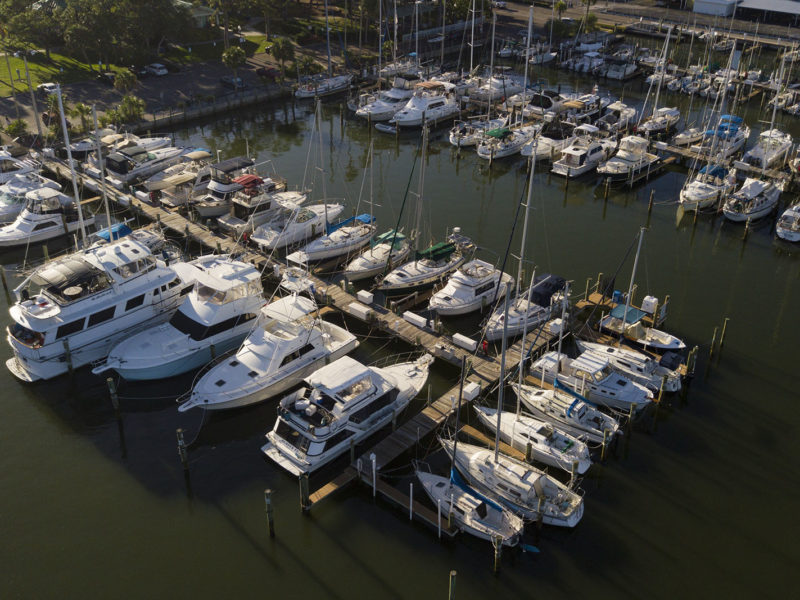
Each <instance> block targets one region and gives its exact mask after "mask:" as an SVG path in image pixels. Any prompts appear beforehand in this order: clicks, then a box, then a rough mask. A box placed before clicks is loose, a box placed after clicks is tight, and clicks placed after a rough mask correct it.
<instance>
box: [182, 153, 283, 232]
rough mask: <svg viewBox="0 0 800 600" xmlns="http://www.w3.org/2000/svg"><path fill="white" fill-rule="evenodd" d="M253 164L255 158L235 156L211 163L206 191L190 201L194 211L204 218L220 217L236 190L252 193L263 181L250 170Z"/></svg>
mask: <svg viewBox="0 0 800 600" xmlns="http://www.w3.org/2000/svg"><path fill="white" fill-rule="evenodd" d="M254 164H255V160H254V159H252V158H250V157H247V156H237V157H234V158H229V159H227V160H224V161H222V162H218V163H215V164H213V165H211V167H210V169H211V179H210V180H209V182H208V185H207V186H206V192H207V193H206V194H204V195H201V196H199V197H196V198H195V199H194V200H193V202H192V205H193V208H194V210H195V212H197V214H198V215H199V216H200V217H202V218H204V219H205V218H209V217H221V216H222V215H224V214H226V213H227V212H228V211H229V210H230V208H231V199H232V198H233V195H234V194H235V193H236V192H241V191H244V192H246V193H251V194H254V193H255V190H257V189H258V188H259V187H260V186H261V185H262V184H263V183H264V180H263V179H262V178H261V177H259V176H258V175H256V174H254V173H252V172H251V171H252V167H253V165H254ZM273 183H274V182H273Z"/></svg>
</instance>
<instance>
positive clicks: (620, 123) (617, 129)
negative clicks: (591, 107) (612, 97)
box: [595, 100, 638, 134]
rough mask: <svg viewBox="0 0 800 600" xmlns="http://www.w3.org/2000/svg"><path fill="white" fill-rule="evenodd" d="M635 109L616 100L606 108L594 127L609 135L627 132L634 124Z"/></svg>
mask: <svg viewBox="0 0 800 600" xmlns="http://www.w3.org/2000/svg"><path fill="white" fill-rule="evenodd" d="M637 114H638V113H637V112H636V109H635V108H634V107H633V106H628V105H627V104H625V103H624V102H620V101H619V100H617V101H616V102H612V103H611V104H609V105H608V106H606V110H605V113H604V114H603V116H602V117H600V118H599V119H597V121H596V122H595V125H597V127H599V128H600V129H601V130H602V131H607V132H608V133H610V134H615V133H621V132H623V131H627V130H628V129H629V128H631V127H632V126H633V124H634V123H635V122H636V116H637Z"/></svg>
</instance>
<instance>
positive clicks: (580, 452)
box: [474, 406, 592, 475]
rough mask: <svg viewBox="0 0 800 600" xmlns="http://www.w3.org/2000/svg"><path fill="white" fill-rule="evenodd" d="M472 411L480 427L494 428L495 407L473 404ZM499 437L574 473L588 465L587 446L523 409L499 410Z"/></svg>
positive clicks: (495, 420) (580, 471) (542, 459)
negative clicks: (524, 411)
mask: <svg viewBox="0 0 800 600" xmlns="http://www.w3.org/2000/svg"><path fill="white" fill-rule="evenodd" d="M474 408H475V413H476V414H477V415H478V419H479V420H480V422H481V424H483V426H484V427H486V428H488V429H491V430H492V431H493V432H495V431H496V430H497V409H496V408H489V407H487V406H475V407H474ZM500 439H501V440H502V441H504V442H505V443H506V444H508V445H509V446H511V447H513V448H516V449H517V450H520V451H522V452H527V448H528V445H529V444H530V448H531V455H532V456H533V458H534V459H536V460H538V461H539V462H541V463H543V464H546V465H549V466H551V467H556V468H558V469H563V470H564V471H567V472H570V471H572V469H573V467H574V468H575V473H576V474H581V475H582V474H583V473H586V471H588V470H589V467H591V466H592V459H591V458H590V457H589V448H588V447H587V446H586V444H585V443H584V442H582V441H581V440H579V439H578V438H576V437H575V436H572V435H569V434H568V433H565V432H564V431H562V430H561V429H559V428H558V427H556V426H555V425H553V424H552V423H548V422H546V421H541V420H539V419H537V418H535V417H532V416H530V415H526V414H524V413H520V414H514V413H512V412H507V411H503V412H502V413H501V414H500Z"/></svg>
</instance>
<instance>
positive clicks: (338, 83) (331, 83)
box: [294, 0, 353, 99]
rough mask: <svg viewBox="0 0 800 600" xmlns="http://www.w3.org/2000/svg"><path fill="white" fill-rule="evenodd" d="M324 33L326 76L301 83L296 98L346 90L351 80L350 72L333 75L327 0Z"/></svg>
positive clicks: (328, 94) (314, 96)
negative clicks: (326, 61) (326, 48)
mask: <svg viewBox="0 0 800 600" xmlns="http://www.w3.org/2000/svg"><path fill="white" fill-rule="evenodd" d="M325 34H326V39H327V47H328V76H327V77H323V78H320V79H313V80H312V81H310V82H308V83H306V84H304V85H301V86H300V87H299V88H297V90H296V91H295V93H294V95H295V97H296V98H300V99H302V98H318V97H321V96H332V95H333V94H338V93H339V92H344V91H346V90H347V89H348V88H349V87H350V84H351V83H352V82H353V76H352V75H351V74H349V73H348V74H344V75H335V76H334V75H333V69H332V67H331V28H330V26H329V25H328V0H325Z"/></svg>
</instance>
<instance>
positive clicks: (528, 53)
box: [519, 4, 533, 265]
mask: <svg viewBox="0 0 800 600" xmlns="http://www.w3.org/2000/svg"><path fill="white" fill-rule="evenodd" d="M532 34H533V4H531V8H530V11H529V12H528V40H527V47H526V48H525V76H524V78H523V80H522V107H521V108H520V111H519V123H520V124H521V123H522V113H523V112H524V110H523V109H524V108H525V104H526V100H525V99H526V94H527V92H528V61H529V60H530V56H531V36H532ZM529 188H530V186H529ZM527 207H528V205H527V204H526V205H525V211H526V214H527V210H528V208H527ZM521 261H522V255H521V254H520V265H522V262H521Z"/></svg>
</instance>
